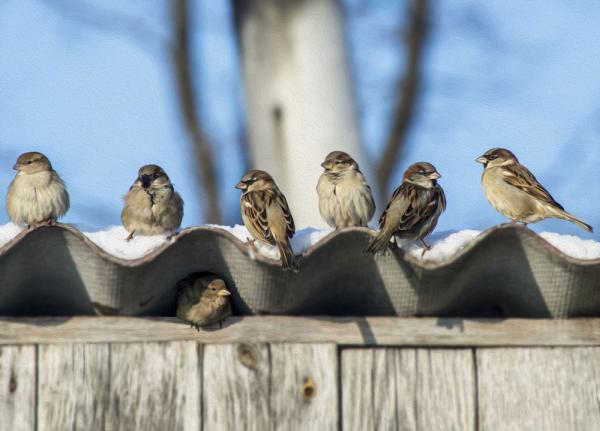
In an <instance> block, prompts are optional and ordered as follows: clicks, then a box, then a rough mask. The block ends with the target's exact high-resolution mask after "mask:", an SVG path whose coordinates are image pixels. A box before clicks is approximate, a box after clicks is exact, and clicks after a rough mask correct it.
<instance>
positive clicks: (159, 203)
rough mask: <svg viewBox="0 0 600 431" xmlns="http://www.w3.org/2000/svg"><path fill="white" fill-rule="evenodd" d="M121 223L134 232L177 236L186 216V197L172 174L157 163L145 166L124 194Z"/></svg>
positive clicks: (131, 236)
mask: <svg viewBox="0 0 600 431" xmlns="http://www.w3.org/2000/svg"><path fill="white" fill-rule="evenodd" d="M124 200H125V205H124V206H123V211H122V212H121V222H122V223H123V226H124V227H125V229H126V230H127V231H128V232H129V236H128V237H127V238H126V240H127V241H130V240H131V239H132V238H133V235H134V234H136V233H137V234H141V235H160V234H167V235H169V236H171V235H173V234H174V233H175V231H176V230H177V229H178V228H179V226H181V220H182V219H183V200H182V199H181V197H180V196H179V194H178V193H177V192H176V191H175V189H174V188H173V184H171V181H170V180H169V177H168V176H167V174H166V173H165V171H163V170H162V168H161V167H160V166H157V165H145V166H142V167H141V168H140V170H139V171H138V177H137V178H136V180H135V181H134V183H133V185H132V186H131V187H130V188H129V192H127V194H126V195H125V197H124Z"/></svg>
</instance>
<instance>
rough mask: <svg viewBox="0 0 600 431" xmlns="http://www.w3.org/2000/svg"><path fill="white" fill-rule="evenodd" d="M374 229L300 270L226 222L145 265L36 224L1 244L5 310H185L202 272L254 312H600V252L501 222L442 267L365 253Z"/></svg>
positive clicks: (337, 237)
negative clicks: (590, 255) (182, 296)
mask: <svg viewBox="0 0 600 431" xmlns="http://www.w3.org/2000/svg"><path fill="white" fill-rule="evenodd" d="M372 235H373V233H372V232H371V231H369V230H368V229H364V228H354V229H348V230H344V231H340V232H333V233H332V234H331V235H329V236H327V237H326V238H325V239H323V240H322V241H320V242H319V243H318V244H316V245H315V246H313V247H312V248H310V249H309V250H308V251H307V252H306V253H304V256H303V258H302V259H301V260H300V271H299V272H298V273H289V272H284V271H282V270H281V268H280V267H279V263H278V262H277V261H273V260H271V259H268V258H265V257H263V256H260V255H255V254H254V253H251V252H250V249H249V247H248V246H247V245H246V244H244V243H242V242H241V241H239V240H238V239H237V238H235V237H234V236H233V235H231V234H229V233H228V232H226V231H223V230H221V229H218V228H209V227H199V228H189V229H185V230H183V231H182V232H181V233H180V234H179V235H178V236H176V237H175V238H174V239H173V241H171V242H169V243H165V244H164V245H163V246H161V247H159V248H157V249H155V250H153V251H152V252H151V253H150V254H148V255H146V256H144V257H143V258H140V259H137V260H123V259H120V258H116V257H114V256H111V255H109V254H108V253H106V252H105V251H103V250H102V249H100V248H99V247H98V246H96V245H95V244H94V243H92V242H91V241H90V240H89V239H87V238H86V237H85V236H83V235H82V234H81V233H80V232H79V231H78V230H76V229H75V228H73V227H70V226H66V225H58V226H54V227H44V228H40V229H38V230H34V231H24V232H22V233H21V234H19V235H18V236H17V237H16V238H14V239H13V240H11V241H10V242H9V243H7V244H5V245H4V246H3V247H2V248H0V286H1V288H0V314H3V315H81V314H84V315H85V314H122V315H174V308H175V294H176V292H175V284H176V282H177V281H178V280H180V279H181V278H183V277H185V276H186V275H188V274H190V273H192V272H198V271H201V272H212V273H215V274H218V275H220V276H221V277H223V278H224V279H225V281H226V283H227V284H228V286H229V288H230V289H231V290H232V292H233V296H232V300H233V307H234V314H242V315H246V314H262V313H266V314H304V315H334V316H358V315H389V316H404V317H409V316H449V317H499V316H500V317H501V316H506V317H509V316H510V317H559V318H564V317H579V316H600V259H596V260H579V259H575V258H572V257H569V256H566V255H564V254H563V253H561V252H560V251H559V250H557V249H556V248H554V247H553V246H552V245H550V244H549V243H548V242H546V241H545V240H544V239H542V238H541V237H539V236H538V235H537V234H535V233H534V232H532V231H530V230H529V229H526V228H523V227H520V226H502V227H496V228H492V229H490V230H488V231H486V232H484V233H483V234H482V235H480V236H479V237H477V238H476V239H475V240H474V241H472V242H471V243H469V244H468V245H467V246H466V247H465V248H464V249H463V250H461V251H460V252H459V253H458V254H457V255H455V256H454V257H452V258H450V259H449V260H448V261H445V262H442V263H423V262H421V261H419V260H417V259H415V258H414V257H412V256H409V255H408V254H406V253H405V252H404V251H402V250H396V251H394V252H393V253H390V254H388V255H386V256H375V257H374V256H372V255H371V254H368V253H364V251H363V250H364V249H365V247H366V245H367V243H368V241H369V239H370V238H371V236H372Z"/></svg>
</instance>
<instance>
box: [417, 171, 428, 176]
mask: <svg viewBox="0 0 600 431" xmlns="http://www.w3.org/2000/svg"><path fill="white" fill-rule="evenodd" d="M419 174H420V175H425V174H427V172H425V171H419Z"/></svg>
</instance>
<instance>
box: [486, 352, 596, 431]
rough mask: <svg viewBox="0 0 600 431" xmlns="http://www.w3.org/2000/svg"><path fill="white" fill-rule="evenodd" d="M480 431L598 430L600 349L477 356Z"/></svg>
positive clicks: (489, 353)
mask: <svg viewBox="0 0 600 431" xmlns="http://www.w3.org/2000/svg"><path fill="white" fill-rule="evenodd" d="M477 369H478V379H479V420H480V429H481V430H484V431H492V430H493V431H503V430H519V431H529V430H530V431H565V430H597V429H600V348H596V347H594V348H529V349H521V348H512V349H480V350H478V351H477Z"/></svg>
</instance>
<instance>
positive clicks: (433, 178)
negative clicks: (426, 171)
mask: <svg viewBox="0 0 600 431" xmlns="http://www.w3.org/2000/svg"><path fill="white" fill-rule="evenodd" d="M438 178H442V176H441V175H440V174H439V173H438V172H434V173H433V174H431V175H429V179H431V180H437V179H438Z"/></svg>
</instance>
